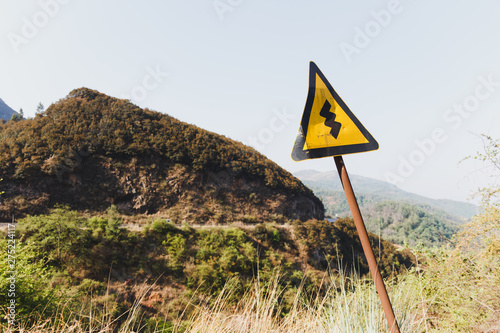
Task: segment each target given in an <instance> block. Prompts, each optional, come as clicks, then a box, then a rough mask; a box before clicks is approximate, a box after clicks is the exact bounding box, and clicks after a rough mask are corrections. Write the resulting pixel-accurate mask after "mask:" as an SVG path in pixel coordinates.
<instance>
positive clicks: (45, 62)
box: [0, 0, 500, 200]
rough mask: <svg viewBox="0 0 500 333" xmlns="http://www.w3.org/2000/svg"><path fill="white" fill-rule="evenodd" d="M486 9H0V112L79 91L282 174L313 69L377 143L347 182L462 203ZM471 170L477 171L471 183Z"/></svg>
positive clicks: (490, 96) (492, 109)
mask: <svg viewBox="0 0 500 333" xmlns="http://www.w3.org/2000/svg"><path fill="white" fill-rule="evenodd" d="M499 12H500V1H499V0H480V1H463V0H455V1H451V0H445V1H439V2H438V1H424V0H413V1H411V0H401V1H397V0H389V1H378V0H377V1H326V0H323V1H321V0H318V1H290V0H289V1H279V0H272V1H248V0H215V1H214V0H195V1H179V0H178V1H168V0H162V1H160V0H151V1H131V0H120V1H118V0H101V1H96V0H85V1H83V0H40V1H31V0H24V1H19V0H2V1H1V2H0V36H1V38H0V48H1V53H0V57H1V61H0V75H1V80H0V98H2V99H3V100H4V101H5V102H6V103H7V104H9V105H10V106H11V107H12V108H14V109H15V110H19V109H20V108H23V110H24V113H25V115H26V116H33V115H34V112H35V109H36V106H37V104H38V103H39V102H42V103H43V104H44V105H45V106H49V105H50V104H51V103H53V102H56V101H57V100H59V99H60V98H63V97H65V96H66V95H67V94H68V93H69V92H70V91H71V90H72V89H75V88H79V87H83V86H85V87H88V88H92V89H96V90H99V91H100V92H103V93H105V94H109V95H111V96H115V97H120V98H129V99H131V100H132V101H133V102H134V103H135V104H137V105H139V106H141V107H148V108H150V109H153V110H157V111H160V112H164V113H168V114H170V115H172V116H174V117H176V118H178V119H180V120H182V121H186V122H188V123H192V124H195V125H197V126H200V127H202V128H205V129H208V130H210V131H213V132H216V133H219V134H223V135H225V136H227V137H230V138H232V139H235V140H238V141H242V142H245V143H248V144H251V145H252V146H254V147H255V148H256V149H258V150H259V151H260V152H262V153H264V154H265V155H267V156H268V157H269V158H270V159H272V160H273V161H275V162H277V163H278V164H280V165H281V166H282V167H284V168H286V169H287V170H289V171H292V172H294V171H298V170H301V169H316V170H320V171H327V170H332V169H333V168H334V164H333V161H332V159H331V158H324V159H318V160H311V161H303V162H293V161H292V160H291V158H290V152H291V149H292V145H293V142H294V140H295V136H296V135H297V130H298V126H299V122H300V119H301V116H302V112H303V110H304V105H305V101H306V96H307V89H308V84H309V83H308V71H309V61H314V62H315V63H316V64H317V65H318V66H319V68H320V69H321V71H322V72H323V74H324V75H325V76H326V77H327V79H328V80H329V82H330V83H331V84H332V86H333V87H334V88H335V90H336V91H337V93H338V94H339V95H340V96H341V97H342V99H343V100H344V101H345V102H346V104H347V105H348V106H349V107H350V109H351V110H352V111H353V112H354V114H355V115H356V116H357V117H358V119H359V120H360V121H361V122H362V123H363V124H364V126H365V127H366V128H367V129H368V130H369V131H370V132H371V134H372V135H373V136H374V137H375V138H376V139H377V141H378V142H379V144H380V149H379V150H378V151H375V152H368V153H363V154H354V155H349V156H345V158H344V160H345V162H346V165H347V168H348V170H349V171H350V172H351V173H353V174H359V175H363V176H367V177H372V178H377V179H381V180H388V181H391V182H393V183H396V184H397V185H398V186H399V187H400V188H402V189H404V190H407V191H410V192H414V193H418V194H422V195H426V196H429V197H433V198H449V199H457V200H466V199H467V197H468V196H469V195H470V193H471V191H472V190H473V189H475V188H477V187H478V186H481V185H485V184H486V183H485V182H487V181H488V180H487V179H486V178H485V177H484V176H483V174H484V172H483V171H481V170H479V168H480V167H481V166H480V165H478V164H475V163H472V162H467V163H463V164H461V165H460V166H458V162H459V161H460V160H461V159H462V158H464V157H465V156H467V155H470V154H472V153H474V152H475V151H478V150H480V149H481V147H482V144H481V140H480V139H479V137H478V134H481V133H485V134H488V135H491V136H493V137H495V138H500V118H499V110H500V43H499V42H498V35H497V34H498V32H499V31H500V20H499V19H498V17H499V16H498V15H499V14H498V13H499ZM478 170H479V171H478Z"/></svg>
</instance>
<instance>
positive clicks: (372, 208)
mask: <svg viewBox="0 0 500 333" xmlns="http://www.w3.org/2000/svg"><path fill="white" fill-rule="evenodd" d="M294 176H295V177H297V178H299V179H300V180H301V181H302V182H303V183H304V184H305V185H306V186H308V187H309V188H311V189H312V190H313V192H314V194H316V195H317V196H318V197H320V198H321V199H322V201H323V204H324V206H325V209H326V214H328V215H331V216H338V217H346V216H350V210H349V206H348V204H347V201H346V199H345V195H344V192H343V189H342V184H341V183H340V180H339V176H338V173H337V172H336V171H329V172H319V171H315V170H303V171H299V172H296V173H295V174H294ZM350 179H351V183H352V185H353V188H354V192H355V193H356V198H357V200H358V204H359V206H360V209H361V211H362V214H363V217H364V220H365V223H366V226H367V229H368V230H369V231H371V232H374V233H380V234H381V236H382V237H383V238H384V239H387V240H389V241H391V242H394V243H400V244H402V243H404V242H408V243H410V244H417V243H419V242H421V243H424V244H426V245H435V244H440V243H443V242H444V241H446V239H449V238H450V237H451V236H452V235H453V234H454V233H456V232H457V231H458V228H459V226H460V225H461V224H464V223H465V222H466V221H467V220H468V219H469V218H471V217H472V216H474V215H475V214H477V212H478V207H477V206H475V205H473V204H470V203H466V202H459V201H454V200H445V199H431V198H427V197H424V196H421V195H417V194H413V193H409V192H406V191H403V190H401V189H400V188H398V187H396V186H395V185H393V184H390V183H387V182H384V181H380V180H376V179H372V178H368V177H362V176H357V175H350Z"/></svg>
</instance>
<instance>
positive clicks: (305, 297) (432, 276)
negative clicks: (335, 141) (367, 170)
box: [0, 206, 500, 333]
mask: <svg viewBox="0 0 500 333" xmlns="http://www.w3.org/2000/svg"><path fill="white" fill-rule="evenodd" d="M499 230H500V211H499V209H498V208H496V207H495V206H493V207H488V208H486V209H485V210H484V212H483V213H482V214H481V215H478V216H476V217H475V218H474V219H473V220H472V222H471V223H469V224H467V225H466V226H465V227H464V228H463V229H462V231H461V232H460V233H458V234H457V235H456V236H455V237H454V238H453V240H452V241H451V242H450V243H449V244H448V245H446V246H442V247H440V248H426V247H424V246H421V247H417V248H413V249H411V250H412V252H413V254H414V255H415V256H416V257H417V258H418V261H419V263H420V264H419V265H418V266H416V267H414V268H411V269H410V270H407V271H406V272H404V273H400V274H399V275H396V276H395V277H394V278H392V279H391V280H387V281H386V284H387V286H388V290H389V294H390V297H391V300H392V302H393V307H394V310H395V313H396V317H397V319H398V322H399V324H400V328H401V331H402V332H499V331H500V231H499ZM21 259H22V257H20V258H19V260H21ZM3 264H5V263H2V265H3ZM18 265H23V262H21V261H20V262H18ZM36 265H37V264H36V263H35V266H33V268H32V269H33V271H24V273H23V274H26V278H24V279H23V276H19V281H25V282H23V283H26V284H25V285H22V286H20V287H22V288H24V289H26V290H29V289H30V288H35V287H36V283H37V281H39V280H43V279H44V275H43V274H44V268H43V262H40V263H39V264H38V265H39V267H38V266H36ZM2 267H3V266H2ZM348 273H350V272H342V271H340V272H339V271H336V270H332V271H331V272H330V273H325V274H324V277H323V280H322V281H321V287H320V288H318V289H317V292H316V291H315V290H314V289H311V288H310V286H309V288H305V287H304V284H300V285H299V286H298V287H295V288H284V287H283V286H284V284H283V283H282V281H281V280H282V279H283V276H284V275H283V273H280V271H279V270H276V271H275V272H274V273H273V274H272V275H271V276H270V277H269V276H267V277H266V278H265V279H263V278H261V276H260V271H259V272H258V273H257V276H256V278H255V279H254V281H253V282H252V283H250V284H249V285H248V286H247V287H246V289H245V290H244V291H243V292H242V291H241V283H240V281H238V279H239V277H234V278H229V279H228V280H227V282H226V284H225V285H224V286H223V288H222V289H220V291H218V292H216V293H206V292H202V291H203V287H201V285H200V289H199V290H198V291H196V292H194V293H192V298H191V301H190V302H188V303H187V305H186V306H185V307H184V311H179V313H178V315H177V318H175V319H174V320H172V319H171V318H169V319H168V320H167V318H164V317H162V315H157V316H150V317H148V318H145V317H144V316H145V312H144V309H143V304H144V303H143V300H144V299H145V298H146V297H148V295H149V296H150V291H151V288H152V286H151V285H150V284H149V285H148V284H145V285H144V288H143V290H142V292H141V293H139V294H138V295H142V296H139V297H138V298H137V299H135V301H134V302H133V303H132V305H131V306H130V307H129V308H128V309H117V308H115V307H114V304H116V303H114V302H113V299H112V298H111V297H110V298H107V291H106V292H104V295H103V294H100V295H99V296H98V297H94V296H93V295H92V292H91V293H90V294H89V295H88V296H89V298H88V301H87V302H86V303H85V304H83V303H82V304H81V308H80V310H75V307H74V306H73V305H71V304H70V303H65V302H70V301H71V300H69V299H61V300H59V299H58V298H57V295H58V294H57V293H53V294H50V293H47V294H37V297H40V299H38V300H36V299H28V298H27V299H24V300H23V302H33V304H37V306H36V307H34V308H33V309H34V310H33V311H32V312H31V313H28V314H25V318H30V321H21V322H20V323H19V326H17V327H9V326H8V324H7V323H6V321H5V320H1V321H0V323H1V324H0V331H2V332H26V333H28V332H30V333H31V332H33V333H35V332H40V333H45V332H47V333H48V332H51V333H52V332H76V333H83V332H123V333H125V332H127V333H128V332H171V333H184V332H207V333H209V332H210V333H218V332H249V333H250V332H387V331H388V328H387V324H386V322H385V317H384V315H383V311H382V309H381V306H380V301H379V299H378V295H377V293H376V291H375V288H374V286H373V283H372V281H371V280H370V279H366V278H360V277H356V275H355V274H354V275H353V274H348ZM28 276H31V279H29V278H27V277H28ZM4 280H5V279H3V280H2V283H3V282H5V281H4ZM1 287H2V289H3V290H6V288H7V286H5V285H2V286H1ZM89 290H92V289H89ZM205 290H206V289H205ZM32 295H33V294H32ZM209 295H211V296H209ZM43 300H48V301H47V302H46V303H44V302H42V301H43ZM53 303H56V304H57V306H56V308H55V309H52V310H51V311H52V312H51V313H53V315H51V316H50V317H49V318H47V317H46V316H45V317H44V316H42V314H43V313H44V312H46V309H45V308H44V307H43V306H40V304H53ZM0 311H1V312H2V317H4V316H5V315H6V314H7V313H8V309H7V308H6V305H5V304H1V305H0ZM3 319H5V317H4V318H3Z"/></svg>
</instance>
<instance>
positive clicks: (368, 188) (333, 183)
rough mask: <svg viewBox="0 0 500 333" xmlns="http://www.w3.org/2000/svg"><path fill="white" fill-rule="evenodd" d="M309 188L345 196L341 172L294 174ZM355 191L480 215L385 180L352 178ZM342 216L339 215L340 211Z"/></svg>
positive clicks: (461, 204) (455, 213) (470, 208)
mask: <svg viewBox="0 0 500 333" xmlns="http://www.w3.org/2000/svg"><path fill="white" fill-rule="evenodd" d="M294 176H295V177H297V178H299V179H300V180H301V181H302V182H304V183H305V184H306V185H307V186H309V187H314V188H315V189H318V190H319V189H321V190H330V191H339V192H342V193H343V189H342V184H341V183H340V180H339V176H338V173H337V171H327V172H320V171H315V170H302V171H298V172H296V173H294ZM349 178H350V180H351V183H352V186H353V188H354V192H355V193H356V195H357V196H366V195H370V196H372V197H374V198H377V199H378V201H380V200H403V201H407V202H409V203H414V204H418V205H428V206H430V207H433V208H435V209H438V210H443V211H445V212H447V213H448V214H450V215H452V216H455V217H456V218H459V219H460V218H465V219H468V218H470V217H472V216H474V215H476V214H477V213H478V207H477V206H476V205H473V204H470V203H466V202H461V201H454V200H448V199H431V198H428V197H424V196H421V195H418V194H414V193H410V192H406V191H403V190H402V189H400V188H398V187H397V186H395V185H393V184H391V183H387V182H384V181H381V180H377V179H373V178H368V177H363V176H358V175H352V174H350V175H349ZM337 213H338V212H337Z"/></svg>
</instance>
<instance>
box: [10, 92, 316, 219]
mask: <svg viewBox="0 0 500 333" xmlns="http://www.w3.org/2000/svg"><path fill="white" fill-rule="evenodd" d="M0 173H1V175H2V178H3V183H2V188H3V190H4V191H5V194H4V196H3V202H2V205H0V219H3V220H4V221H5V220H10V218H11V216H12V215H14V216H16V217H21V216H24V215H26V214H31V215H35V214H40V213H46V212H48V209H49V208H51V207H54V206H55V205H56V204H64V205H68V206H69V207H71V208H73V209H76V210H79V211H88V212H99V211H104V210H105V209H106V208H108V207H109V206H110V205H115V206H116V207H118V209H119V211H120V212H124V213H148V214H151V213H159V214H161V215H162V216H164V217H165V218H169V219H171V220H172V221H174V222H183V221H185V222H188V223H207V222H212V223H224V222H228V221H232V222H234V221H243V222H258V221H260V220H261V219H262V218H264V217H269V216H272V217H274V218H275V219H278V220H279V219H280V218H283V217H286V218H292V219H301V220H307V219H309V218H318V219H321V218H323V214H324V208H323V204H322V203H321V201H320V200H319V199H318V198H316V197H315V196H314V194H313V193H312V192H311V190H309V189H308V188H307V187H305V186H304V185H303V184H302V183H301V182H300V181H299V180H298V179H296V178H295V177H293V176H292V175H291V174H290V173H289V172H287V171H285V170H283V169H282V168H280V167H279V166H278V165H277V164H275V163H274V162H272V161H270V160H269V159H267V158H266V157H264V156H263V155H261V154H259V153H258V152H256V151H255V150H254V149H252V148H250V147H247V146H245V145H243V144H241V143H239V142H236V141H233V140H230V139H228V138H226V137H223V136H220V135H217V134H215V133H211V132H208V131H206V130H203V129H201V128H198V127H196V126H193V125H189V124H186V123H183V122H181V121H179V120H177V119H174V118H172V117H170V116H168V115H166V114H162V113H159V112H155V111H150V110H148V109H144V110H143V109H140V108H139V107H137V106H135V105H133V104H132V103H130V102H129V101H127V100H122V99H116V98H112V97H109V96H106V95H104V94H102V93H99V92H97V91H95V90H90V89H87V88H81V89H76V90H73V91H72V92H71V93H70V94H69V95H68V96H67V97H66V98H63V99H61V100H60V101H58V102H57V103H55V104H53V105H51V106H50V107H49V108H48V109H47V110H46V111H45V112H43V113H41V114H37V116H36V117H35V118H34V119H28V120H23V121H9V122H7V123H5V124H2V125H0Z"/></svg>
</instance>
